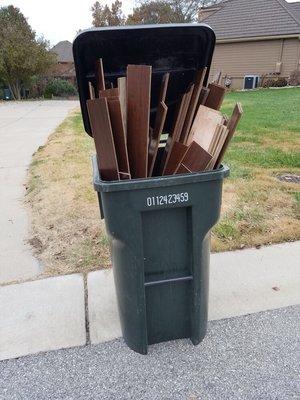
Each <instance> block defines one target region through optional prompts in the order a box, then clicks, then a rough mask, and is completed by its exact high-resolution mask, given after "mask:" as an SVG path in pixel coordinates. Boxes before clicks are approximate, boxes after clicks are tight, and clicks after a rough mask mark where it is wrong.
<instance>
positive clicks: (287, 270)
mask: <svg viewBox="0 0 300 400" xmlns="http://www.w3.org/2000/svg"><path fill="white" fill-rule="evenodd" d="M299 257H300V242H294V243H283V244H278V245H273V246H268V247H262V248H260V249H247V250H237V251H231V252H226V253H218V254H212V255H211V261H210V287H209V313H208V318H209V320H218V319H223V318H229V317H234V316H239V315H246V314H250V313H255V312H259V311H264V310H271V309H276V308H280V307H286V306H290V305H294V304H300V263H299ZM88 294H89V296H88V302H89V326H90V337H91V342H92V343H101V342H104V341H106V340H110V339H114V338H117V337H119V336H121V329H120V324H119V318H118V310H117V303H116V295H115V288H114V282H113V275H112V271H111V270H103V271H96V272H91V273H90V274H89V275H88Z"/></svg>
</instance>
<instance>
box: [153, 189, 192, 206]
mask: <svg viewBox="0 0 300 400" xmlns="http://www.w3.org/2000/svg"><path fill="white" fill-rule="evenodd" d="M187 201H189V194H188V193H187V192H184V193H172V194H166V195H164V196H151V197H147V200H146V203H147V207H153V206H163V205H169V204H176V203H185V202H187Z"/></svg>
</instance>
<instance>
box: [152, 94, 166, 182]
mask: <svg viewBox="0 0 300 400" xmlns="http://www.w3.org/2000/svg"><path fill="white" fill-rule="evenodd" d="M167 112H168V107H167V106H166V104H165V103H164V102H163V101H162V102H160V103H159V105H158V107H157V113H156V118H155V125H154V129H152V132H151V130H150V143H149V149H148V176H152V173H153V168H154V164H155V160H156V155H157V150H158V146H159V142H160V137H161V134H162V132H163V128H164V125H165V121H166V116H167Z"/></svg>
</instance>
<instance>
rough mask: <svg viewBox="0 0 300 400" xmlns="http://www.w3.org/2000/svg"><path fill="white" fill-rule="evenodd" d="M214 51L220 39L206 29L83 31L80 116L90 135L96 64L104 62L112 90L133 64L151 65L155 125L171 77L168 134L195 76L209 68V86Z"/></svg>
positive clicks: (78, 41) (77, 48) (78, 60)
mask: <svg viewBox="0 0 300 400" xmlns="http://www.w3.org/2000/svg"><path fill="white" fill-rule="evenodd" d="M214 46H215V34H214V32H213V30H212V29H211V28H210V27H209V26H208V25H205V24H166V25H136V26H130V25H129V26H122V27H120V26H118V27H109V28H93V29H88V30H85V31H82V32H81V33H79V34H78V35H77V37H76V38H75V40H74V43H73V55H74V62H75V69H76V77H77V83H78V90H79V98H80V105H81V112H82V117H83V122H84V128H85V130H86V132H87V133H88V134H89V135H91V129H90V124H89V119H88V113H87V108H86V101H87V99H88V98H89V90H88V82H89V81H91V82H92V83H93V84H95V62H96V60H98V59H99V58H102V60H103V67H104V73H105V82H106V86H107V88H108V87H110V85H111V84H113V86H114V87H116V86H117V78H119V77H121V76H125V75H126V69H127V65H128V64H144V65H151V66H152V72H153V75H152V84H151V120H150V121H151V122H153V118H154V116H155V111H156V107H157V102H158V96H159V92H160V85H161V80H162V77H163V74H164V73H166V72H170V81H169V87H168V92H167V99H166V103H167V105H168V107H169V111H168V119H167V122H166V129H168V128H170V127H171V122H172V120H173V114H174V111H175V108H176V103H177V102H178V100H179V99H180V96H181V95H182V94H183V93H184V91H185V90H186V89H187V88H188V85H189V84H190V83H191V82H192V81H193V80H194V78H195V72H196V71H197V70H199V69H200V68H204V67H207V74H206V78H205V82H204V83H206V82H207V78H208V74H209V69H210V64H211V60H212V56H213V51H214Z"/></svg>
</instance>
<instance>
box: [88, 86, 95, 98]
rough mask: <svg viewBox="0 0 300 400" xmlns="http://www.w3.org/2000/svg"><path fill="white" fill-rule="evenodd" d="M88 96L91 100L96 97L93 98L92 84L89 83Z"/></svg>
mask: <svg viewBox="0 0 300 400" xmlns="http://www.w3.org/2000/svg"><path fill="white" fill-rule="evenodd" d="M89 94H90V99H91V100H93V99H94V98H95V97H96V96H95V89H94V86H93V84H92V82H89Z"/></svg>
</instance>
